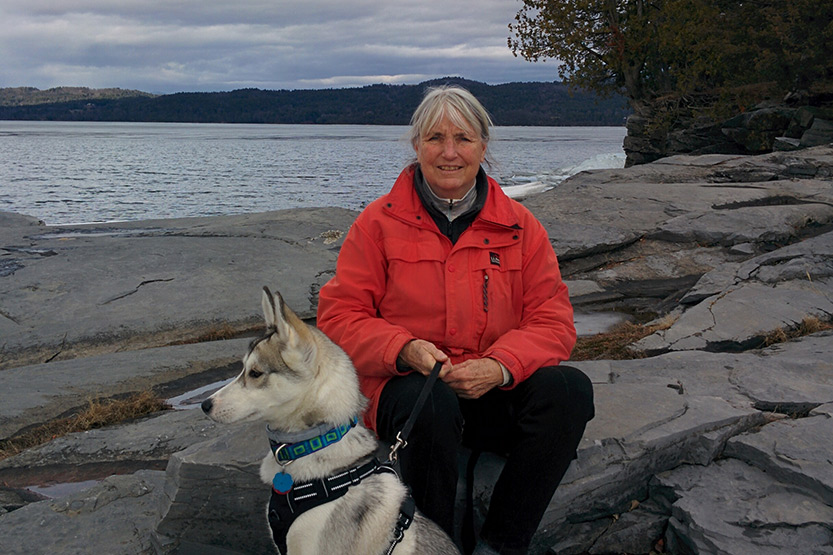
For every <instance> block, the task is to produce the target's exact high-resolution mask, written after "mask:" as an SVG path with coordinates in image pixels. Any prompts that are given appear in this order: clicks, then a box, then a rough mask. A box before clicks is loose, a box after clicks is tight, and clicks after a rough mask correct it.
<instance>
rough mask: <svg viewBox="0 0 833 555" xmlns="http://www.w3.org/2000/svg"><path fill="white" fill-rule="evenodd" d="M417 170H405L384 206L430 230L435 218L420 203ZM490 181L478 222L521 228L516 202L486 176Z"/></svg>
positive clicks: (389, 210) (386, 198)
mask: <svg viewBox="0 0 833 555" xmlns="http://www.w3.org/2000/svg"><path fill="white" fill-rule="evenodd" d="M415 169H416V164H413V165H410V166H408V167H407V168H405V169H404V170H402V173H400V174H399V177H398V178H397V179H396V182H395V183H394V184H393V188H392V189H391V190H390V192H389V193H388V194H387V195H385V197H383V198H384V204H383V207H384V208H385V209H386V210H387V211H388V212H389V213H390V214H391V215H393V216H395V217H397V218H399V219H400V220H403V221H405V222H407V223H410V224H411V225H416V226H418V227H430V226H431V216H430V215H429V214H428V211H427V210H426V208H425V207H424V206H423V204H422V201H420V199H419V195H418V194H417V191H416V187H414V171H415ZM481 171H483V170H482V169H481ZM486 180H487V184H488V193H487V196H486V203H485V204H484V205H483V208H482V209H481V210H480V214H478V216H477V219H475V224H476V223H477V221H478V220H482V221H485V222H489V223H492V224H496V225H498V226H501V227H507V228H514V229H518V228H519V225H520V222H519V221H518V217H517V215H516V214H515V211H514V210H513V209H512V202H513V201H512V200H511V199H510V198H509V197H507V196H506V193H504V192H503V190H501V188H500V185H498V183H497V181H495V180H494V179H492V178H491V177H489V176H486ZM475 224H472V225H475Z"/></svg>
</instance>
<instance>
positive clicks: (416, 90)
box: [0, 78, 629, 126]
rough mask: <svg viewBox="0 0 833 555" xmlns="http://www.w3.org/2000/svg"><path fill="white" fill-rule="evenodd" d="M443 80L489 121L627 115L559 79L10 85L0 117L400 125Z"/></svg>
mask: <svg viewBox="0 0 833 555" xmlns="http://www.w3.org/2000/svg"><path fill="white" fill-rule="evenodd" d="M442 84H457V85H461V86H463V87H465V88H467V89H468V90H469V91H471V92H472V94H474V95H475V96H477V97H478V98H479V99H480V101H481V102H482V103H483V105H484V106H485V107H486V109H487V110H488V111H489V113H490V114H491V115H492V118H493V119H494V122H495V124H496V125H554V126H560V125H565V126H566V125H623V124H624V120H625V118H626V116H627V115H628V113H629V108H628V106H627V102H625V100H624V99H623V98H622V97H621V96H619V95H613V96H609V95H608V96H601V95H599V94H597V93H595V92H587V91H583V90H580V89H573V90H571V89H569V88H568V87H567V86H566V85H564V84H563V83H559V82H546V83H540V82H539V83H508V84H502V85H488V84H486V83H480V82H477V81H469V80H466V79H461V78H444V79H437V80H432V81H426V82H423V83H420V84H418V85H370V86H366V87H356V88H346V89H319V90H292V91H287V90H279V91H270V90H260V89H241V90H235V91H230V92H211V93H176V94H167V95H160V96H151V95H147V93H137V94H136V95H134V96H124V94H123V93H124V91H121V92H120V93H119V94H118V95H117V96H113V97H105V96H102V95H96V96H95V97H93V96H91V95H89V94H87V95H85V96H84V97H82V98H77V99H73V100H62V101H58V102H41V103H32V102H31V101H26V99H25V98H22V97H25V96H26V94H25V91H26V90H28V91H30V92H31V93H32V94H34V93H35V92H36V91H37V92H38V93H42V92H43V91H38V90H37V89H13V90H14V91H15V98H17V100H16V101H15V102H8V101H4V99H6V98H7V97H9V96H10V94H8V93H9V91H11V90H12V89H0V119H6V120H56V121H57V120H60V121H137V122H193V123H285V124H379V125H390V124H394V125H405V124H407V123H408V121H409V119H410V116H411V114H412V113H413V111H414V109H415V108H416V106H417V105H418V104H419V102H420V100H421V98H422V96H423V94H424V92H425V90H426V88H428V87H431V86H437V85H442ZM116 90H117V91H118V89H116ZM47 92H48V91H47ZM64 92H65V91H64ZM4 93H5V94H4Z"/></svg>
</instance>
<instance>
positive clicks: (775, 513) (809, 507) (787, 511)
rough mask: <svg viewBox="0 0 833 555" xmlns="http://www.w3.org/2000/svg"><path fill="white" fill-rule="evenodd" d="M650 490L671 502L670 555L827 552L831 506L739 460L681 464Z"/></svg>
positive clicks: (831, 532) (830, 537) (831, 534)
mask: <svg viewBox="0 0 833 555" xmlns="http://www.w3.org/2000/svg"><path fill="white" fill-rule="evenodd" d="M651 489H652V492H654V490H670V491H665V492H657V495H658V496H662V497H666V498H671V499H674V501H673V504H672V505H671V515H672V516H671V518H670V520H669V524H668V533H667V537H668V539H669V543H668V548H669V551H670V552H671V553H716V554H734V553H760V554H762V555H780V554H782V553H815V554H822V553H833V545H831V542H833V530H832V529H831V525H830V523H831V522H833V507H831V506H830V505H827V504H825V503H824V502H822V501H820V500H819V499H818V498H817V497H816V496H814V495H813V494H812V492H810V491H805V490H801V489H800V488H797V487H795V486H793V485H790V484H784V483H781V482H779V481H778V480H777V479H774V478H773V477H772V476H770V475H769V474H768V473H766V472H763V471H761V470H759V469H757V468H755V467H753V466H750V465H747V464H745V463H743V462H742V461H739V460H736V459H727V460H723V461H717V462H715V463H714V464H712V465H710V466H709V467H708V468H707V467H701V466H683V467H680V468H678V469H675V470H673V471H670V472H668V473H664V474H660V475H659V476H657V477H656V479H655V480H654V481H653V482H652V484H651Z"/></svg>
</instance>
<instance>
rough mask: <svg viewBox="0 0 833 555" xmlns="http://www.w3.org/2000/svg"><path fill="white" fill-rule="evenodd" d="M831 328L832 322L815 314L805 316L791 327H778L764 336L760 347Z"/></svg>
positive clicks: (832, 326) (832, 328)
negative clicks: (820, 318)
mask: <svg viewBox="0 0 833 555" xmlns="http://www.w3.org/2000/svg"><path fill="white" fill-rule="evenodd" d="M826 330H833V322H825V321H823V320H819V319H818V318H816V317H815V316H807V317H806V318H804V319H803V320H802V321H801V323H800V324H798V325H797V326H795V327H791V328H779V329H777V330H773V331H771V332H769V333H767V334H766V335H765V336H764V339H763V344H762V345H761V346H762V347H769V346H770V345H775V344H777V343H785V342H787V341H790V340H792V339H798V338H799V337H804V336H805V335H810V334H812V333H816V332H820V331H826Z"/></svg>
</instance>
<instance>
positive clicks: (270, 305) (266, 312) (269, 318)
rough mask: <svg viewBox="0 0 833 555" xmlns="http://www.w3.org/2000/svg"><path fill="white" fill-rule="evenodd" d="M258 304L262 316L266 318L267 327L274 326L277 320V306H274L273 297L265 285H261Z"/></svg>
mask: <svg viewBox="0 0 833 555" xmlns="http://www.w3.org/2000/svg"><path fill="white" fill-rule="evenodd" d="M260 306H261V307H262V308H263V317H264V318H266V327H267V329H271V328H276V327H277V321H278V308H277V306H275V297H274V296H273V295H272V292H271V291H269V288H268V287H266V286H265V285H264V286H263V296H262V298H261V300H260Z"/></svg>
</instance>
